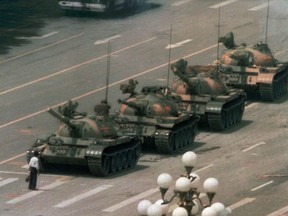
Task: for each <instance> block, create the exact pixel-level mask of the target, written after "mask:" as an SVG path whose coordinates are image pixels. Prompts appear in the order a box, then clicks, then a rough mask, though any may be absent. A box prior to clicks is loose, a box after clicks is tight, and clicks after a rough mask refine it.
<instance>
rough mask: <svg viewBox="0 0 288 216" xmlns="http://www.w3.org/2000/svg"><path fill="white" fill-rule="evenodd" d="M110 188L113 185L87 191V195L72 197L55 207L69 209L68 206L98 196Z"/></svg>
mask: <svg viewBox="0 0 288 216" xmlns="http://www.w3.org/2000/svg"><path fill="white" fill-rule="evenodd" d="M110 187H113V185H102V186H100V187H97V188H95V189H93V190H90V191H87V192H86V193H83V194H79V195H78V196H75V197H72V198H71V199H68V200H66V201H63V202H61V203H59V204H57V205H55V206H54V207H57V208H64V207H67V206H69V205H72V204H73V203H75V202H78V201H80V200H82V199H85V198H87V197H90V196H92V195H94V194H97V193H100V192H102V191H104V190H107V189H108V188H110Z"/></svg>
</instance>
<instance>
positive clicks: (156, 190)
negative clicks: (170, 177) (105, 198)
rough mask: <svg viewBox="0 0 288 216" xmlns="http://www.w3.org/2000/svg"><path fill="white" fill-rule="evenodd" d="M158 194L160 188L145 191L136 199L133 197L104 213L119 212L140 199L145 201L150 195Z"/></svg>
mask: <svg viewBox="0 0 288 216" xmlns="http://www.w3.org/2000/svg"><path fill="white" fill-rule="evenodd" d="M156 192H159V188H153V189H150V190H147V191H145V192H143V193H141V194H138V195H136V196H134V197H131V198H130V199H127V200H124V201H123V202H120V203H118V204H116V205H113V206H111V207H109V208H106V209H104V210H102V211H103V212H114V211H116V210H118V209H120V208H123V207H124V206H127V205H129V204H131V203H133V202H136V201H138V200H140V199H143V198H145V197H147V196H150V195H152V194H154V193H156Z"/></svg>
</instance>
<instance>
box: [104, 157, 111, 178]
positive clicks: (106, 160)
mask: <svg viewBox="0 0 288 216" xmlns="http://www.w3.org/2000/svg"><path fill="white" fill-rule="evenodd" d="M102 170H103V176H106V175H108V174H109V171H110V159H109V157H108V156H103V161H102Z"/></svg>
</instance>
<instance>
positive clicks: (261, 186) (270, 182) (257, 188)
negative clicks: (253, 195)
mask: <svg viewBox="0 0 288 216" xmlns="http://www.w3.org/2000/svg"><path fill="white" fill-rule="evenodd" d="M273 182H274V181H269V182H267V183H265V184H262V185H260V186H258V187H255V188H253V189H251V191H256V190H259V189H261V188H263V187H265V186H267V185H269V184H272V183H273Z"/></svg>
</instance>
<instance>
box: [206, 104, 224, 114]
mask: <svg viewBox="0 0 288 216" xmlns="http://www.w3.org/2000/svg"><path fill="white" fill-rule="evenodd" d="M222 107H223V103H221V102H218V101H211V102H209V103H207V106H206V113H221V111H222Z"/></svg>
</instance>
